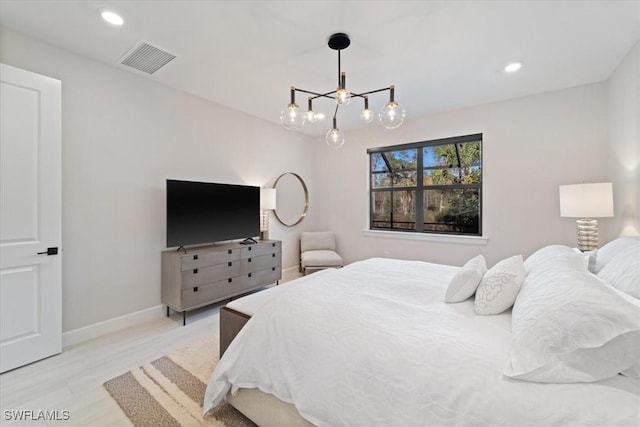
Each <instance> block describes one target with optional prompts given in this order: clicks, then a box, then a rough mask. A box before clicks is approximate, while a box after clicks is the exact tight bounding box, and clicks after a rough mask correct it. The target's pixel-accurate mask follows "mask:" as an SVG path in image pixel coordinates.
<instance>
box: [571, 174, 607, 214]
mask: <svg viewBox="0 0 640 427" xmlns="http://www.w3.org/2000/svg"><path fill="white" fill-rule="evenodd" d="M560 216H564V217H571V218H602V217H609V216H613V185H612V184H611V183H610V182H601V183H595V184H573V185H561V186H560Z"/></svg>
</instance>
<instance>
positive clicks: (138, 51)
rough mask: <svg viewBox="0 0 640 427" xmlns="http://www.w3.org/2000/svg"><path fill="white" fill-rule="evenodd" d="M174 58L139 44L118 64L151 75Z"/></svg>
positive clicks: (155, 48) (145, 44)
mask: <svg viewBox="0 0 640 427" xmlns="http://www.w3.org/2000/svg"><path fill="white" fill-rule="evenodd" d="M175 57H176V56H175V55H172V54H170V53H169V52H165V51H164V50H162V49H158V48H157V47H155V46H151V45H150V44H148V43H145V42H140V43H138V45H136V46H135V47H134V48H133V49H132V50H131V51H129V52H128V53H127V54H126V55H125V56H124V58H122V60H121V61H120V63H121V64H122V65H126V66H127V67H131V68H135V69H136V70H140V71H142V72H145V73H147V74H153V73H155V72H156V71H158V70H159V69H160V68H162V67H164V66H165V65H167V64H168V63H169V62H171V61H172V60H173V59H174V58H175Z"/></svg>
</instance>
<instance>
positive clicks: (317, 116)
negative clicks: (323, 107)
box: [315, 112, 324, 122]
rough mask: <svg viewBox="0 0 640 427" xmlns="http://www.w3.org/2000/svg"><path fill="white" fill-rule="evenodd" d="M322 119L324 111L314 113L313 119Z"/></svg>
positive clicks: (319, 120) (317, 120) (318, 120)
mask: <svg viewBox="0 0 640 427" xmlns="http://www.w3.org/2000/svg"><path fill="white" fill-rule="evenodd" d="M323 120H324V113H322V112H318V113H316V114H315V121H316V122H321V121H323Z"/></svg>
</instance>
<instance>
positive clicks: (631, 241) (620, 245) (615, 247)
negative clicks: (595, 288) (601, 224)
mask: <svg viewBox="0 0 640 427" xmlns="http://www.w3.org/2000/svg"><path fill="white" fill-rule="evenodd" d="M638 245H640V236H635V237H619V238H617V239H615V240H612V241H610V242H609V243H607V244H606V245H604V246H603V247H601V248H600V249H598V250H597V251H596V253H595V254H593V255H592V256H594V257H595V268H594V269H593V270H592V271H591V272H592V273H595V274H598V273H599V272H600V270H602V269H603V268H604V266H605V265H607V263H609V261H611V260H612V259H613V258H614V257H615V256H616V255H618V254H620V253H623V252H627V251H629V250H632V248H637V247H638Z"/></svg>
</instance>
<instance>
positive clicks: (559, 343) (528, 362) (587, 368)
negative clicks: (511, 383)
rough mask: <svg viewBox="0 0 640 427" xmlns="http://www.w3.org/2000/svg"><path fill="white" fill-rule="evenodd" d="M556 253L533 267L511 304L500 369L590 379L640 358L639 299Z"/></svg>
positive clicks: (546, 378) (538, 378) (541, 378)
mask: <svg viewBox="0 0 640 427" xmlns="http://www.w3.org/2000/svg"><path fill="white" fill-rule="evenodd" d="M622 295H623V294H622V293H621V292H619V291H617V290H616V289H614V288H612V287H610V286H608V285H607V284H606V283H604V282H602V281H601V280H600V279H599V278H598V277H597V276H595V275H593V274H591V273H589V272H588V271H585V270H584V269H583V264H582V262H581V261H580V260H578V259H577V258H575V257H571V256H566V255H561V256H558V257H557V258H556V259H554V260H549V261H548V262H546V263H545V264H544V265H541V266H539V267H538V268H536V269H534V270H532V271H531V272H530V273H529V274H528V275H527V277H526V279H525V281H524V283H523V284H522V289H521V290H520V294H519V295H518V298H517V299H516V302H515V304H514V307H513V314H512V320H511V322H512V323H511V330H512V343H511V351H510V360H509V363H508V365H507V367H506V368H505V371H504V374H505V375H506V376H508V377H511V378H516V379H521V380H526V381H535V382H545V383H574V382H592V381H599V380H601V379H604V378H608V377H612V376H615V375H617V374H618V373H620V372H623V371H627V372H629V373H630V374H633V367H634V366H635V364H637V363H638V360H640V322H639V321H638V319H640V302H637V303H634V302H633V301H634V300H633V298H630V297H628V296H626V295H625V296H624V297H623V296H622Z"/></svg>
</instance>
